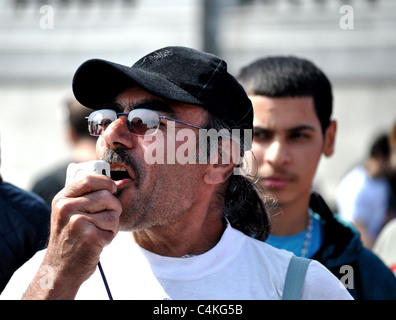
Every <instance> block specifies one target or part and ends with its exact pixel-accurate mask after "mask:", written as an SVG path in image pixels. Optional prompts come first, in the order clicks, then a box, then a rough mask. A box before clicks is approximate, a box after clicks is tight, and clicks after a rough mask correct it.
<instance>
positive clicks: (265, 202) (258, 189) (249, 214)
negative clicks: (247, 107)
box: [206, 113, 276, 241]
mask: <svg viewBox="0 0 396 320" xmlns="http://www.w3.org/2000/svg"><path fill="white" fill-rule="evenodd" d="M206 127H207V128H213V129H216V130H217V131H220V130H222V129H227V130H228V131H231V130H230V128H229V127H228V126H227V125H226V124H225V123H224V122H223V121H222V120H220V119H219V118H217V117H215V116H213V115H212V114H210V113H209V119H208V122H207V125H206ZM230 133H231V132H230ZM208 144H209V141H208ZM240 147H241V148H240V150H241V156H242V157H244V156H246V155H247V152H251V151H247V152H245V151H244V139H242V137H241V138H240ZM207 149H208V150H210V146H209V145H208V147H207ZM252 160H253V161H255V160H254V157H253V159H252ZM246 163H247V162H244V164H242V166H244V165H246ZM242 172H244V174H233V175H231V176H230V178H229V179H228V180H227V182H226V183H225V184H224V186H223V189H222V190H221V192H220V195H221V196H223V198H224V214H225V217H226V218H227V219H228V221H229V222H230V224H231V226H232V227H234V228H235V229H237V230H239V231H241V232H243V233H244V234H246V235H248V236H250V237H253V238H256V239H259V240H262V241H265V240H266V239H267V238H268V236H269V234H270V231H271V220H270V212H271V211H272V209H274V208H275V204H276V203H275V200H273V198H272V197H270V196H269V195H268V194H266V192H265V190H264V189H263V187H262V186H261V185H260V184H259V183H258V178H257V172H254V171H252V170H250V169H247V168H244V170H242Z"/></svg>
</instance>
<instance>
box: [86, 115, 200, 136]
mask: <svg viewBox="0 0 396 320" xmlns="http://www.w3.org/2000/svg"><path fill="white" fill-rule="evenodd" d="M119 116H128V121H127V122H128V129H129V130H130V131H131V132H132V133H133V134H135V135H137V136H150V135H153V134H155V133H157V131H158V128H159V125H160V123H161V122H160V120H161V119H166V120H170V121H174V122H177V123H181V124H184V125H187V126H190V127H193V128H196V129H203V128H201V127H197V126H194V125H192V124H189V123H186V122H183V121H179V120H175V119H172V118H168V117H165V116H160V115H159V113H158V112H156V111H153V110H150V109H134V110H132V111H131V112H129V113H124V112H121V113H117V112H116V111H114V110H112V109H101V110H97V111H94V112H92V113H91V114H90V115H89V117H86V119H87V120H88V131H89V134H90V135H91V136H95V137H97V136H100V135H102V134H103V133H104V131H105V130H106V128H107V127H108V126H109V125H110V124H111V123H112V122H113V121H115V120H117V119H118V117H119Z"/></svg>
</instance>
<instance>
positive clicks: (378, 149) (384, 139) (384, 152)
mask: <svg viewBox="0 0 396 320" xmlns="http://www.w3.org/2000/svg"><path fill="white" fill-rule="evenodd" d="M370 156H371V157H384V158H388V157H389V156H390V145H389V135H388V134H387V133H382V134H380V135H379V136H377V137H376V138H375V140H374V141H373V143H372V145H371V147H370Z"/></svg>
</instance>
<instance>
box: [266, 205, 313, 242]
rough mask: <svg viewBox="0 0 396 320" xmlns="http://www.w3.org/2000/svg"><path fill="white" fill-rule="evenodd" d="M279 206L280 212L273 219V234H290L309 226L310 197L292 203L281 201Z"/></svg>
mask: <svg viewBox="0 0 396 320" xmlns="http://www.w3.org/2000/svg"><path fill="white" fill-rule="evenodd" d="M279 207H280V212H279V214H277V215H275V216H274V217H273V219H272V231H271V233H272V234H273V235H277V236H290V235H293V234H297V233H299V232H302V231H304V230H305V229H306V228H307V226H308V220H309V219H308V208H309V199H308V200H305V201H301V200H300V201H299V203H292V204H282V203H279Z"/></svg>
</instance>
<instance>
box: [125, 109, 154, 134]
mask: <svg viewBox="0 0 396 320" xmlns="http://www.w3.org/2000/svg"><path fill="white" fill-rule="evenodd" d="M128 124H129V130H131V132H132V133H134V134H136V135H139V136H144V135H146V134H154V133H156V132H157V129H158V125H159V116H158V114H157V113H156V112H155V111H152V110H148V109H135V110H132V111H131V112H130V113H129V115H128Z"/></svg>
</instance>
